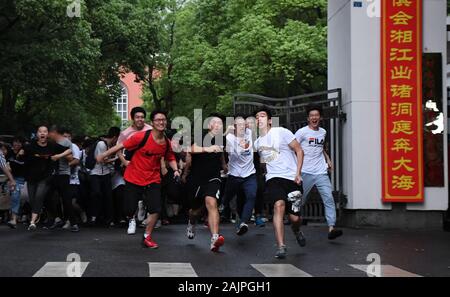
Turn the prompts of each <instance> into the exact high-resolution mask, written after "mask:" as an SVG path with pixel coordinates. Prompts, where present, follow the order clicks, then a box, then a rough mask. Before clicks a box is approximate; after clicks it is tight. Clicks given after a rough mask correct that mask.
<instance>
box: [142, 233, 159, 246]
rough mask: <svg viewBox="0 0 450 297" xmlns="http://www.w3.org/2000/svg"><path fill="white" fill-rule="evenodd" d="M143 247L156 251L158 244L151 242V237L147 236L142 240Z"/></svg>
mask: <svg viewBox="0 0 450 297" xmlns="http://www.w3.org/2000/svg"><path fill="white" fill-rule="evenodd" d="M144 246H146V247H149V248H151V249H157V248H158V247H159V246H158V244H157V243H156V242H154V241H153V240H152V237H151V236H150V235H148V236H147V237H146V238H145V239H144Z"/></svg>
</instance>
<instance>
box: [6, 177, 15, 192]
mask: <svg viewBox="0 0 450 297" xmlns="http://www.w3.org/2000/svg"><path fill="white" fill-rule="evenodd" d="M8 185H9V189H10V191H11V192H13V191H15V190H16V186H17V185H16V181H15V180H10V181H8Z"/></svg>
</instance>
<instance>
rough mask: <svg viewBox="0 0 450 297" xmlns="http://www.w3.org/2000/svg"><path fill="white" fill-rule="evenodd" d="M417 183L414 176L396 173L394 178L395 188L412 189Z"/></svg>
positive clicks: (393, 185) (393, 184)
mask: <svg viewBox="0 0 450 297" xmlns="http://www.w3.org/2000/svg"><path fill="white" fill-rule="evenodd" d="M415 184H416V183H415V182H414V181H413V177H412V176H409V175H402V176H397V175H394V176H393V179H392V188H393V189H400V190H410V189H412V188H413V186H414V185H415Z"/></svg>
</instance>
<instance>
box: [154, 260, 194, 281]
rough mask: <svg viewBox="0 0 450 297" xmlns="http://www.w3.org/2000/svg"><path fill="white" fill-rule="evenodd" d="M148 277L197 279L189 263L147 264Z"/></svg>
mask: <svg viewBox="0 0 450 297" xmlns="http://www.w3.org/2000/svg"><path fill="white" fill-rule="evenodd" d="M148 265H149V273H150V275H149V276H150V277H198V275H197V273H196V272H195V270H194V268H192V265H191V263H161V262H149V263H148Z"/></svg>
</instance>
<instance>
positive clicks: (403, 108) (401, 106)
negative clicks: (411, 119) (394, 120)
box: [391, 102, 412, 116]
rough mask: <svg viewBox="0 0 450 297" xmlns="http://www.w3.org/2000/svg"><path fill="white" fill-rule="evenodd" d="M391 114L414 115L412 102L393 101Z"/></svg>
mask: <svg viewBox="0 0 450 297" xmlns="http://www.w3.org/2000/svg"><path fill="white" fill-rule="evenodd" d="M391 115H395V116H400V115H409V116H412V103H395V102H394V103H392V105H391Z"/></svg>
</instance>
